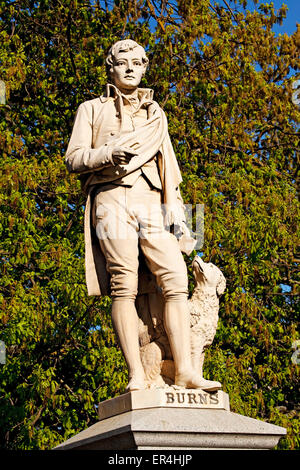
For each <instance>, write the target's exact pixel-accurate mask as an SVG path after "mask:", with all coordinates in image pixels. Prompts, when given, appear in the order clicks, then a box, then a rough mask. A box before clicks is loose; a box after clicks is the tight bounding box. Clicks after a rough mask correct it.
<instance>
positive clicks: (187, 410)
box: [55, 389, 286, 450]
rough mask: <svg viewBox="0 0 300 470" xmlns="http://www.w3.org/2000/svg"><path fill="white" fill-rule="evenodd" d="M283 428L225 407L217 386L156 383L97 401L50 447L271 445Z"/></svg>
mask: <svg viewBox="0 0 300 470" xmlns="http://www.w3.org/2000/svg"><path fill="white" fill-rule="evenodd" d="M166 393H170V395H166ZM206 395H207V396H206ZM285 434H286V430H285V428H282V427H280V426H275V425H273V424H269V423H266V422H264V421H260V420H256V419H253V418H248V417H246V416H242V415H239V414H236V413H233V412H231V411H230V410H229V400H228V395H227V394H226V393H224V392H222V391H218V392H215V394H205V392H202V391H195V390H172V391H168V390H164V389H161V390H147V391H143V392H140V391H136V392H130V393H127V394H124V395H121V396H119V397H116V398H113V399H111V400H107V401H105V402H102V403H100V404H99V422H97V423H96V424H94V425H93V426H90V427H89V428H87V429H85V430H84V431H82V432H80V433H79V434H77V435H75V436H73V437H71V438H70V439H68V440H67V441H65V442H63V443H62V444H60V445H59V446H57V447H55V450H71V449H74V450H75V449H77V450H177V449H181V450H198V449H199V450H200V449H202V450H204V449H272V448H274V447H275V446H276V445H277V443H278V442H279V440H280V438H281V437H283V436H284V435H285Z"/></svg>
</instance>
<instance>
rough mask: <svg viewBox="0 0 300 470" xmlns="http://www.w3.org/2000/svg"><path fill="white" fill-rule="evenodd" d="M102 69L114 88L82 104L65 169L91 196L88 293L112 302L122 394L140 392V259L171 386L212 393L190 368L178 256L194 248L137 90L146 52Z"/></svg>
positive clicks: (149, 111) (162, 119) (156, 127)
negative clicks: (150, 278) (160, 310)
mask: <svg viewBox="0 0 300 470" xmlns="http://www.w3.org/2000/svg"><path fill="white" fill-rule="evenodd" d="M106 63H107V73H108V77H109V81H110V83H108V84H107V86H106V92H105V94H104V95H103V96H100V97H99V98H96V99H93V100H90V101H86V102H84V103H82V104H81V105H80V106H79V108H78V111H77V114H76V118H75V122H74V128H73V132H72V136H71V139H70V142H69V146H68V149H67V153H66V163H67V167H68V169H69V171H71V172H75V173H77V174H79V175H80V179H81V181H82V185H83V189H84V191H85V192H86V194H87V202H86V211H85V244H86V280H87V287H88V293H89V295H103V294H109V295H111V298H112V321H113V325H114V328H115V331H116V334H117V336H118V339H119V343H120V346H121V348H122V351H123V354H124V356H125V359H126V363H127V365H128V372H129V383H128V386H127V391H132V390H140V389H143V388H145V380H144V369H143V366H142V363H141V358H140V353H139V340H138V317H137V312H136V307H135V299H136V295H137V292H138V269H139V262H140V259H141V256H143V259H144V260H145V262H146V265H147V267H148V268H149V269H150V271H151V272H152V274H153V275H154V276H155V279H156V282H157V284H158V286H159V287H160V288H161V291H162V293H163V296H164V323H165V329H166V332H167V335H168V339H169V342H170V346H171V352H172V355H173V360H174V364H175V384H176V385H178V386H183V387H186V388H201V389H203V390H207V391H213V390H217V389H218V388H221V384H219V382H214V381H208V380H205V379H203V378H202V377H201V376H200V375H198V374H197V373H196V372H195V370H194V369H193V367H192V362H191V351H190V325H189V318H188V307H187V297H188V277H187V269H186V265H185V262H184V259H183V256H182V253H181V251H185V252H191V250H192V249H193V243H192V245H191V244H190V242H191V240H192V239H191V238H190V237H189V232H188V230H187V228H186V225H185V222H184V210H183V203H182V199H181V196H180V192H179V184H180V182H181V175H180V170H179V167H178V164H177V161H176V157H175V154H174V151H173V148H172V145H171V142H170V138H169V135H168V126H167V119H166V116H165V114H164V112H163V110H162V109H161V108H160V106H159V105H158V103H157V102H156V101H154V100H153V91H152V90H150V89H145V88H139V84H140V81H141V79H142V77H143V76H144V74H145V72H146V68H147V65H148V59H147V57H146V54H145V51H144V49H143V47H141V46H140V45H138V44H137V43H136V42H134V41H132V40H129V39H126V40H123V41H118V42H117V43H116V44H114V45H113V46H112V47H111V49H110V51H109V53H108V57H107V60H106ZM170 226H172V227H175V232H177V233H179V234H180V235H181V236H179V237H176V236H175V235H174V233H171V231H170V230H168V229H167V228H168V227H170ZM178 238H179V240H178ZM140 255H141V256H140Z"/></svg>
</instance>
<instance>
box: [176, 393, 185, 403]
mask: <svg viewBox="0 0 300 470" xmlns="http://www.w3.org/2000/svg"><path fill="white" fill-rule="evenodd" d="M176 395H177V399H178V403H184V393H176ZM180 395H181V399H180Z"/></svg>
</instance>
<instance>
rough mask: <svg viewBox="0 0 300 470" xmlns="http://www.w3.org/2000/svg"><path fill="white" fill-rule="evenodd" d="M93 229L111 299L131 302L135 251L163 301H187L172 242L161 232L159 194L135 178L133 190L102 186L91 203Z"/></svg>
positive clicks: (135, 275) (135, 272) (177, 251)
mask: <svg viewBox="0 0 300 470" xmlns="http://www.w3.org/2000/svg"><path fill="white" fill-rule="evenodd" d="M94 226H95V228H96V232H97V236H98V238H99V242H100V246H101V249H102V251H103V254H104V256H105V258H106V268H107V270H108V272H109V274H110V279H111V280H110V282H111V296H112V298H113V299H118V300H132V301H134V300H135V298H136V295H137V290H138V267H139V248H140V249H141V251H142V252H143V254H144V257H145V260H146V263H147V265H148V268H149V269H150V271H151V272H152V273H153V274H154V276H155V278H156V282H157V284H158V286H159V287H160V288H161V289H162V292H163V295H164V298H165V300H166V301H170V300H172V301H182V300H186V299H187V295H188V278H187V269H186V264H185V262H184V259H183V256H182V254H181V251H180V249H179V245H178V242H177V240H176V237H175V236H174V235H173V234H171V233H170V232H168V231H167V230H165V228H164V224H163V214H162V208H161V193H160V191H156V190H153V189H151V188H150V186H149V185H148V183H147V181H146V180H145V179H144V178H143V177H142V176H140V177H139V178H138V180H137V182H136V183H135V185H134V186H133V187H126V186H116V185H112V184H109V185H105V186H102V187H101V191H99V192H98V194H97V195H96V197H95V203H94Z"/></svg>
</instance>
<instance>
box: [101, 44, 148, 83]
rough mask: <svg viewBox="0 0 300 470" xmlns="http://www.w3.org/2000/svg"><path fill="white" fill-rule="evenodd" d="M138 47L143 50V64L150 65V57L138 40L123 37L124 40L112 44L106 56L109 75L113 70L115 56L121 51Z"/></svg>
mask: <svg viewBox="0 0 300 470" xmlns="http://www.w3.org/2000/svg"><path fill="white" fill-rule="evenodd" d="M136 47H138V48H139V49H140V50H141V51H142V62H143V64H146V65H148V63H149V59H148V57H147V56H146V53H145V49H144V48H143V47H142V46H140V45H139V44H138V43H137V42H135V41H133V40H132V39H123V40H122V41H117V42H116V43H115V44H113V45H112V46H111V48H110V49H109V51H108V54H107V57H106V72H107V74H108V75H109V74H110V71H111V66H112V65H113V64H114V61H115V57H116V55H117V54H118V53H119V52H128V51H132V50H133V49H134V48H136Z"/></svg>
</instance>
